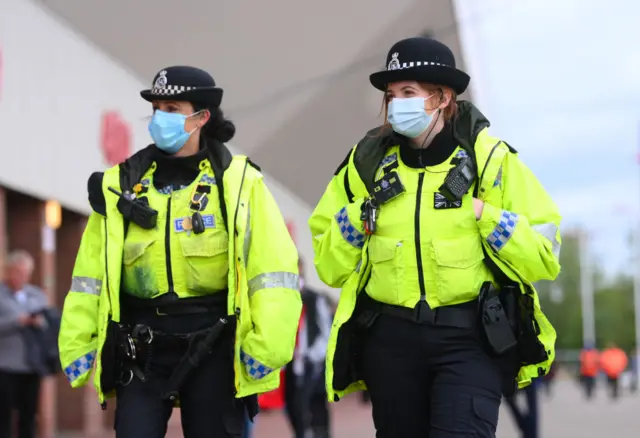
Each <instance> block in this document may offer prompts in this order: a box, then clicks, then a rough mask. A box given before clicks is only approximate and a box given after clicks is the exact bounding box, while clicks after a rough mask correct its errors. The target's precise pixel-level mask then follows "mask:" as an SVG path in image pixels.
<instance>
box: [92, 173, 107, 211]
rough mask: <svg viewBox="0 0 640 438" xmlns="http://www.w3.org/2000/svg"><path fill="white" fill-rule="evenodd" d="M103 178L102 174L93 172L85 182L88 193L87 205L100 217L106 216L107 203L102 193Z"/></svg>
mask: <svg viewBox="0 0 640 438" xmlns="http://www.w3.org/2000/svg"><path fill="white" fill-rule="evenodd" d="M103 178H104V172H94V173H92V174H91V176H90V177H89V181H87V191H88V192H89V204H90V205H91V208H92V209H93V211H95V212H96V213H98V214H101V215H102V216H106V215H107V203H106V201H105V199H104V192H103V191H102V179H103Z"/></svg>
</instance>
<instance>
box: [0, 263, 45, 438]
mask: <svg viewBox="0 0 640 438" xmlns="http://www.w3.org/2000/svg"><path fill="white" fill-rule="evenodd" d="M33 269H34V260H33V257H31V255H30V254H29V253H28V252H26V251H22V250H18V251H14V252H12V253H10V254H9V256H8V258H7V264H6V269H5V277H4V281H3V282H2V283H0V438H13V436H14V435H13V434H12V421H11V419H12V411H13V409H14V408H15V409H16V410H17V411H18V434H17V436H18V438H35V436H36V431H37V426H36V416H37V413H38V405H39V402H40V382H41V378H42V373H41V372H40V367H41V366H43V365H46V364H43V363H41V362H34V361H33V360H29V359H30V357H29V356H30V355H29V351H30V350H31V349H32V348H33V345H30V342H29V338H28V337H27V336H25V334H26V333H27V331H29V330H32V329H42V328H44V327H45V325H46V324H47V320H46V318H45V317H44V316H43V314H42V313H43V312H44V311H45V310H46V309H47V308H48V301H47V297H46V295H45V293H44V292H43V291H42V290H41V289H40V288H38V287H36V286H33V285H32V284H29V281H30V280H31V275H32V274H33Z"/></svg>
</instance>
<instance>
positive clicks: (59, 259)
mask: <svg viewBox="0 0 640 438" xmlns="http://www.w3.org/2000/svg"><path fill="white" fill-rule="evenodd" d="M44 205H45V204H44V202H43V201H41V200H38V199H35V198H32V197H30V196H27V195H24V194H21V193H17V192H14V191H10V190H6V189H3V188H2V187H0V278H1V275H2V274H1V272H2V269H1V268H2V262H3V258H4V256H5V254H6V252H8V251H11V250H15V249H24V250H26V251H29V253H31V255H32V256H33V258H34V261H35V269H34V273H33V278H32V283H33V284H35V285H37V286H40V287H42V288H43V289H44V290H45V291H46V292H47V293H48V295H49V299H50V302H51V304H53V305H55V306H57V307H59V308H62V306H63V304H64V297H65V296H66V294H67V291H68V289H69V285H70V283H71V276H72V273H73V265H74V263H75V258H76V254H77V251H78V247H79V245H80V240H81V238H82V232H83V231H84V227H85V225H86V217H84V216H82V215H79V214H77V213H73V212H70V211H68V210H64V209H63V211H62V224H61V227H60V228H59V229H58V230H56V231H55V232H53V236H54V239H53V242H52V241H51V240H50V241H49V242H48V243H49V245H43V243H44V242H43V238H45V237H47V235H49V236H50V237H51V236H52V234H50V233H51V230H49V231H47V230H46V228H45V226H46V224H45V220H44V219H45V218H44ZM42 392H43V393H42V399H41V409H40V416H39V417H40V418H39V423H40V434H39V437H40V438H52V437H53V436H54V431H56V430H57V431H59V432H76V433H78V435H79V436H82V437H85V438H91V437H101V436H104V433H105V426H106V429H111V430H112V429H113V419H112V418H113V417H112V415H108V414H107V415H105V413H103V412H102V410H101V408H100V406H99V404H98V399H97V396H96V393H95V390H94V389H93V386H92V385H91V384H89V385H87V386H86V387H85V388H83V389H77V390H72V389H71V388H70V386H69V383H68V382H67V380H66V378H65V377H64V375H62V374H60V375H58V376H56V377H55V378H52V379H48V380H46V381H45V382H43V391H42Z"/></svg>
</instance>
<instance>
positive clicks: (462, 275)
mask: <svg viewBox="0 0 640 438" xmlns="http://www.w3.org/2000/svg"><path fill="white" fill-rule="evenodd" d="M432 257H433V260H434V262H435V274H436V284H437V286H436V289H437V297H438V301H439V302H440V304H441V305H448V304H455V303H462V302H465V301H470V300H472V299H474V298H476V297H477V296H478V292H479V290H480V285H481V284H482V282H483V281H484V280H486V278H485V273H484V270H485V268H484V263H483V259H484V254H483V253H482V242H481V241H480V236H479V235H469V236H463V237H457V238H453V239H433V252H432Z"/></svg>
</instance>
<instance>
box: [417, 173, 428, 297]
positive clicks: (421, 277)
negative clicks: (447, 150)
mask: <svg viewBox="0 0 640 438" xmlns="http://www.w3.org/2000/svg"><path fill="white" fill-rule="evenodd" d="M423 184H424V172H422V173H421V174H420V176H419V177H418V193H417V194H416V214H415V217H414V226H415V243H416V262H417V263H418V283H419V284H420V301H427V291H426V288H425V286H424V269H423V266H422V248H421V247H420V205H421V204H422V185H423Z"/></svg>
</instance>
